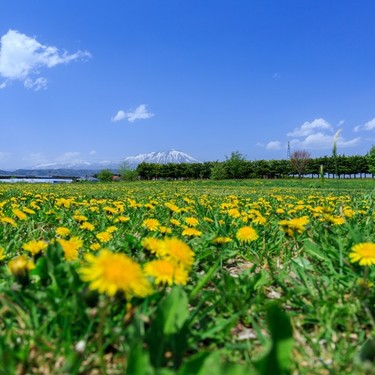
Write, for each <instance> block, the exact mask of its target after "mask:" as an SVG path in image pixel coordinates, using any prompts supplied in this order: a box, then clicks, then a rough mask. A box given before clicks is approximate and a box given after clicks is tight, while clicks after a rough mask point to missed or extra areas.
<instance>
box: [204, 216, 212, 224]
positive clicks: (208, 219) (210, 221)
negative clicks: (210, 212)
mask: <svg viewBox="0 0 375 375" xmlns="http://www.w3.org/2000/svg"><path fill="white" fill-rule="evenodd" d="M203 220H204V221H205V222H206V223H214V220H212V219H211V218H210V217H204V218H203Z"/></svg>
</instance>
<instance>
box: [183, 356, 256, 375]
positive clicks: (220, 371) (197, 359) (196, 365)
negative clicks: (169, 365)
mask: <svg viewBox="0 0 375 375" xmlns="http://www.w3.org/2000/svg"><path fill="white" fill-rule="evenodd" d="M177 374H178V375H207V374H215V375H252V374H254V371H252V370H251V369H249V368H248V367H247V366H242V365H236V364H223V363H222V360H221V353H220V352H216V353H210V352H200V353H197V354H196V355H194V356H192V357H191V358H190V359H189V360H188V361H187V362H185V363H184V364H183V365H182V366H181V368H180V370H179V371H178V373H177Z"/></svg>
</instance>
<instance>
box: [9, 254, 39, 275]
mask: <svg viewBox="0 0 375 375" xmlns="http://www.w3.org/2000/svg"><path fill="white" fill-rule="evenodd" d="M8 268H9V270H10V272H11V273H12V275H14V276H20V277H24V276H26V275H27V273H28V271H30V270H32V269H34V268H35V264H34V263H33V262H32V261H30V260H29V259H27V257H26V256H25V255H20V256H18V257H16V258H13V259H12V260H10V261H9V263H8Z"/></svg>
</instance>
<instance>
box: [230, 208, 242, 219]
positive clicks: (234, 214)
mask: <svg viewBox="0 0 375 375" xmlns="http://www.w3.org/2000/svg"><path fill="white" fill-rule="evenodd" d="M228 215H229V216H230V217H233V218H235V219H237V218H238V217H240V216H241V212H240V211H238V210H237V208H231V209H230V210H228Z"/></svg>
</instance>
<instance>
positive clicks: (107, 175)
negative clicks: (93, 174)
mask: <svg viewBox="0 0 375 375" xmlns="http://www.w3.org/2000/svg"><path fill="white" fill-rule="evenodd" d="M112 178H113V173H112V172H111V171H110V170H109V169H103V170H102V171H100V172H99V173H98V179H99V181H101V182H110V181H112Z"/></svg>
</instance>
